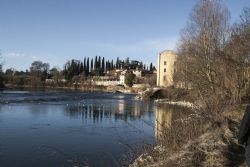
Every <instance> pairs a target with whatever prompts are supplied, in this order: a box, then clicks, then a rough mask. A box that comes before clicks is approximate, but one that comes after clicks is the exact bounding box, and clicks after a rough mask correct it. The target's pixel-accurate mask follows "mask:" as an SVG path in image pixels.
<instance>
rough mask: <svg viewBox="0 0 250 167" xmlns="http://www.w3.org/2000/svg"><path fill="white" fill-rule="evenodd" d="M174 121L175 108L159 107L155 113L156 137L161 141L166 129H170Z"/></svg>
mask: <svg viewBox="0 0 250 167" xmlns="http://www.w3.org/2000/svg"><path fill="white" fill-rule="evenodd" d="M172 120H173V108H171V107H169V106H166V105H157V106H156V111H155V137H156V139H157V140H158V139H161V137H163V135H164V131H165V130H166V128H170V127H171V125H172Z"/></svg>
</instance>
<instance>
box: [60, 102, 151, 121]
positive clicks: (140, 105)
mask: <svg viewBox="0 0 250 167" xmlns="http://www.w3.org/2000/svg"><path fill="white" fill-rule="evenodd" d="M147 112H150V103H147V102H141V101H133V102H127V101H126V100H124V99H119V100H117V101H116V102H115V103H110V104H107V103H104V104H71V105H68V106H65V107H64V113H65V115H67V116H69V117H71V118H79V117H81V118H82V119H83V120H86V121H90V120H92V121H93V123H98V122H102V120H103V119H114V120H116V121H117V120H124V121H127V120H128V119H137V118H140V117H141V115H143V114H144V113H147Z"/></svg>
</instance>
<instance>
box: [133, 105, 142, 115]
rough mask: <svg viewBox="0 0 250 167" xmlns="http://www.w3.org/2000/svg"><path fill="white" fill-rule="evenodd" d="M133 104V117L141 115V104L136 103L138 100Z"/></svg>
mask: <svg viewBox="0 0 250 167" xmlns="http://www.w3.org/2000/svg"><path fill="white" fill-rule="evenodd" d="M134 106H135V108H134V113H133V115H134V116H135V117H137V116H140V115H141V104H140V103H138V102H135V104H134Z"/></svg>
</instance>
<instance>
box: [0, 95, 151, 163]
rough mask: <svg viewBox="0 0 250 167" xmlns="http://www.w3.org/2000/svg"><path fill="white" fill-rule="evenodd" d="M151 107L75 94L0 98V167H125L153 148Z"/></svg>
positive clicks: (121, 98) (148, 103)
mask: <svg viewBox="0 0 250 167" xmlns="http://www.w3.org/2000/svg"><path fill="white" fill-rule="evenodd" d="M155 112H156V107H155V104H154V103H153V102H152V101H141V100H136V99H135V95H125V94H115V93H103V92H73V91H7V90H5V91H1V92H0V166H3V167H16V166H18V167H29V166H32V167H45V166H46V167H57V166H58V167H59V166H65V167H67V166H84V165H88V166H97V167H99V166H100V167H101V166H123V165H127V164H128V163H130V162H131V161H133V160H134V158H135V156H136V155H138V154H140V153H142V152H143V151H145V150H144V146H145V145H148V144H151V145H154V144H155V142H156V139H155V134H156V133H155V127H156V126H155V122H156V121H155V115H156V114H155Z"/></svg>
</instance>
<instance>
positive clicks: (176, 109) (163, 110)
mask: <svg viewBox="0 0 250 167" xmlns="http://www.w3.org/2000/svg"><path fill="white" fill-rule="evenodd" d="M192 113H193V111H192V109H190V108H186V107H181V106H173V105H169V104H164V103H160V104H157V105H156V107H155V138H156V140H161V139H162V138H163V137H164V136H165V135H168V134H167V131H168V130H169V128H172V127H174V124H175V123H178V122H180V121H181V120H183V119H186V118H187V117H188V116H189V115H190V114H192Z"/></svg>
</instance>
